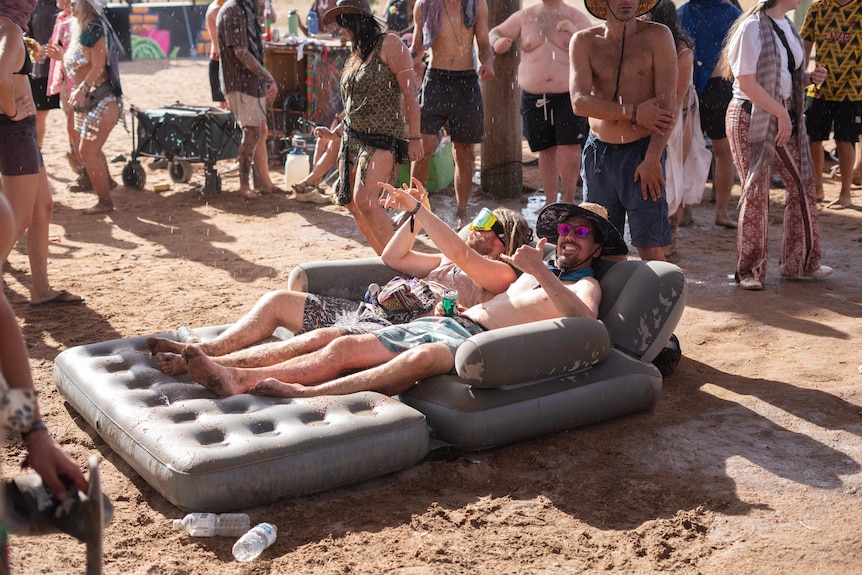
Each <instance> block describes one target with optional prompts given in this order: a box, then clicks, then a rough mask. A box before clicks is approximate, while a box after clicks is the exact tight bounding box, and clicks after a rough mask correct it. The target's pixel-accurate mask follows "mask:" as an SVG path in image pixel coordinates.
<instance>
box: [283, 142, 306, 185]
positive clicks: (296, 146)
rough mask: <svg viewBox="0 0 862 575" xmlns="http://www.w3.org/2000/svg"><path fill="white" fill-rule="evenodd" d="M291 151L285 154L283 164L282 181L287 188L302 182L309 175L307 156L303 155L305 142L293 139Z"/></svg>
mask: <svg viewBox="0 0 862 575" xmlns="http://www.w3.org/2000/svg"><path fill="white" fill-rule="evenodd" d="M292 145H293V149H291V150H290V152H288V153H287V160H285V162H284V181H285V182H286V183H287V187H291V186H293V184H296V183H298V182H300V181H302V180H303V179H304V178H305V177H306V176H307V175H308V174H309V165H308V154H306V153H305V140H303V139H302V138H301V137H299V136H294V137H293V144H292Z"/></svg>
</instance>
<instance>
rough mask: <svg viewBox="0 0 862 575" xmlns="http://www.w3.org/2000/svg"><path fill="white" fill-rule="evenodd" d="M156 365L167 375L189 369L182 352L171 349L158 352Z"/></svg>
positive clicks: (177, 373)
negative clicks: (170, 350) (174, 351)
mask: <svg viewBox="0 0 862 575" xmlns="http://www.w3.org/2000/svg"><path fill="white" fill-rule="evenodd" d="M156 366H157V367H158V368H159V371H161V372H162V373H164V374H165V375H180V374H182V373H185V372H186V370H187V369H188V365H187V364H186V360H185V358H183V356H182V355H181V354H179V353H172V352H169V351H162V352H159V353H157V354H156Z"/></svg>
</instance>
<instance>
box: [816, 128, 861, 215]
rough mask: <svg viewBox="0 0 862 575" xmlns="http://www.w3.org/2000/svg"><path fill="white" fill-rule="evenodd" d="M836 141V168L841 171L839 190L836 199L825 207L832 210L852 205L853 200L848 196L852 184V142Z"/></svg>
mask: <svg viewBox="0 0 862 575" xmlns="http://www.w3.org/2000/svg"><path fill="white" fill-rule="evenodd" d="M836 143H837V144H838V169H839V170H840V171H841V192H840V193H839V195H838V199H837V200H835V201H833V202H831V203H830V204H829V205H828V206H826V207H828V208H831V209H833V210H842V209H844V208H849V207H850V206H852V205H853V200H852V197H851V196H850V187H851V186H852V185H853V160H854V157H853V142H836ZM822 157H823V156H822V155H821V158H822Z"/></svg>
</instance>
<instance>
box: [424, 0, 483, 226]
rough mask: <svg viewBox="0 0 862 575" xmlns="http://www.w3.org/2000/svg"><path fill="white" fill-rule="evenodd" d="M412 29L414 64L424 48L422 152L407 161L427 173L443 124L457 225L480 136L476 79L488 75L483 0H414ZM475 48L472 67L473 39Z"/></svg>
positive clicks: (464, 215) (467, 194)
mask: <svg viewBox="0 0 862 575" xmlns="http://www.w3.org/2000/svg"><path fill="white" fill-rule="evenodd" d="M413 20H414V30H415V32H414V34H413V44H412V45H411V46H410V53H411V54H412V56H413V63H414V64H418V63H419V62H420V61H421V60H422V57H423V56H424V55H425V51H426V50H430V52H431V57H430V60H429V64H428V65H429V68H428V71H427V72H426V73H425V80H424V81H423V82H422V94H421V96H420V102H421V104H422V142H423V144H424V147H425V151H426V152H427V154H426V156H425V157H424V158H423V159H422V160H420V161H418V162H416V163H415V164H414V165H413V172H412V175H413V177H414V178H416V179H418V180H419V181H420V182H423V183H424V182H425V181H426V180H427V179H428V171H429V169H430V167H431V155H432V154H433V152H434V148H435V147H436V145H437V135H438V134H439V133H440V130H441V129H442V128H443V124H446V125H447V126H446V130H447V132H448V133H449V136H450V137H451V138H452V146H453V148H454V153H455V198H456V199H457V202H458V208H457V212H456V214H455V217H456V220H457V226H458V227H460V226H461V225H462V222H465V221H466V219H467V200H468V199H469V198H470V190H471V189H472V187H473V163H474V161H475V159H476V144H478V143H481V142H482V138H483V136H484V119H483V116H484V111H483V107H482V92H481V91H480V90H479V79H482V80H483V81H486V80H493V79H494V52H493V50H492V49H491V43H490V41H489V40H488V5H487V3H486V2H485V0H472V1H467V0H418V1H417V2H416V5H415V6H414V8H413ZM474 41H475V43H476V46H477V48H478V50H479V53H478V58H479V69H478V71H477V70H476V67H475V64H474V56H473V43H474Z"/></svg>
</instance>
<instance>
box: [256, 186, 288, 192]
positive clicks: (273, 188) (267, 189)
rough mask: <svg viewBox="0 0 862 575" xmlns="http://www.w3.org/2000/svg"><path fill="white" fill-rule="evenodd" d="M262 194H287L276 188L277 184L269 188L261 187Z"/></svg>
mask: <svg viewBox="0 0 862 575" xmlns="http://www.w3.org/2000/svg"><path fill="white" fill-rule="evenodd" d="M260 193H262V194H286V193H287V192H286V191H284V190H282V189H281V188H279V187H278V186H276V185H275V184H270V185H268V186H261V188H260Z"/></svg>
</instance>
